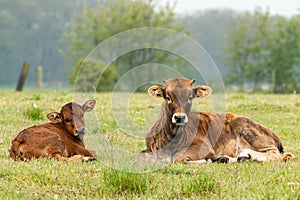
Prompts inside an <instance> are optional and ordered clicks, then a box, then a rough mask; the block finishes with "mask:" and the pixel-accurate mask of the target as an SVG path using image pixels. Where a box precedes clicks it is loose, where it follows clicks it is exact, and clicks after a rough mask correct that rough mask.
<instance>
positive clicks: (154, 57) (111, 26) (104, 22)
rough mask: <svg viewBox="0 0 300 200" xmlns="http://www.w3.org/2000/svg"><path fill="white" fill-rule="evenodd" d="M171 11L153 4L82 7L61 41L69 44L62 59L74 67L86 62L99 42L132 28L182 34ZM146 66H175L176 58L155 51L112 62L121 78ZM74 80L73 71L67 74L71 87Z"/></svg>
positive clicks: (112, 0) (146, 0)
mask: <svg viewBox="0 0 300 200" xmlns="http://www.w3.org/2000/svg"><path fill="white" fill-rule="evenodd" d="M173 8H174V7H173V6H170V5H169V4H167V5H166V6H165V7H160V8H157V7H156V5H155V4H154V3H153V1H152V0H137V1H127V0H118V1H117V0H108V1H106V2H105V3H103V2H100V3H99V4H98V5H97V6H96V7H95V8H90V7H88V6H87V5H84V6H83V9H82V12H81V13H80V14H79V15H77V16H76V17H75V19H74V24H73V25H72V27H71V30H70V32H67V33H66V34H65V37H64V41H65V42H66V43H68V44H69V46H68V49H67V50H66V52H65V56H66V57H67V58H69V59H70V61H71V62H72V64H73V66H74V67H76V64H77V63H78V60H81V59H83V58H85V57H86V56H87V54H88V53H89V52H90V51H91V50H92V49H93V48H94V47H96V46H97V45H98V44H100V43H101V42H102V41H104V40H105V39H107V38H109V37H110V36H113V35H115V34H117V33H120V32H123V31H126V30H129V29H133V28H143V27H163V28H170V29H175V30H180V31H181V32H182V31H185V28H184V27H183V26H181V25H179V24H177V23H175V21H174V17H175V14H174V12H173ZM139 37H143V36H139ZM166 37H167V36H166ZM145 63H162V64H163V63H168V64H169V65H170V64H174V65H176V63H178V58H176V57H175V56H174V55H171V54H170V53H168V52H164V51H160V50H157V49H151V48H149V49H140V50H135V51H132V52H130V53H127V54H125V55H122V56H121V57H120V58H118V59H117V60H115V61H114V63H113V67H112V68H113V71H114V74H115V76H116V77H120V76H122V74H124V73H125V72H127V71H128V70H130V69H131V68H132V67H135V66H138V65H142V64H145ZM108 64H109V63H108ZM74 67H73V68H74ZM75 71H76V70H75ZM75 76H76V73H74V71H73V72H70V77H71V78H70V79H69V80H70V82H71V83H73V81H74V80H76V79H75ZM110 77H111V78H112V79H115V78H116V77H113V76H110ZM98 89H99V87H98Z"/></svg>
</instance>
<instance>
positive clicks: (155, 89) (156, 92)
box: [148, 85, 164, 98]
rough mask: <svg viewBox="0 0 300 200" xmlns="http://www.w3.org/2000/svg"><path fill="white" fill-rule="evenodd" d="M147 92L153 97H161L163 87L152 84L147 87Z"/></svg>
mask: <svg viewBox="0 0 300 200" xmlns="http://www.w3.org/2000/svg"><path fill="white" fill-rule="evenodd" d="M148 93H149V94H150V95H151V96H153V97H155V98H162V97H163V96H164V89H163V88H161V87H160V86H157V85H154V86H151V87H150V88H149V89H148Z"/></svg>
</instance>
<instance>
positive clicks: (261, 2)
mask: <svg viewBox="0 0 300 200" xmlns="http://www.w3.org/2000/svg"><path fill="white" fill-rule="evenodd" d="M174 1H176V2H177V4H176V9H175V11H176V12H179V13H184V12H193V11H197V10H204V9H212V8H231V9H234V10H240V11H244V10H249V11H253V10H254V9H255V8H256V7H261V8H263V9H264V10H266V9H267V8H269V11H270V13H271V14H274V15H275V14H279V15H284V16H288V17H289V16H292V15H295V14H300V0H158V2H160V3H162V4H163V5H165V4H166V2H171V3H173V2H174Z"/></svg>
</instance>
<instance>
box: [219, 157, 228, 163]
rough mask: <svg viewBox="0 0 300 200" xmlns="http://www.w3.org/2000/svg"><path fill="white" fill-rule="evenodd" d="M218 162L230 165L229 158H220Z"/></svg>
mask: <svg viewBox="0 0 300 200" xmlns="http://www.w3.org/2000/svg"><path fill="white" fill-rule="evenodd" d="M216 162H218V163H229V158H228V157H226V156H220V157H218V158H217V160H216Z"/></svg>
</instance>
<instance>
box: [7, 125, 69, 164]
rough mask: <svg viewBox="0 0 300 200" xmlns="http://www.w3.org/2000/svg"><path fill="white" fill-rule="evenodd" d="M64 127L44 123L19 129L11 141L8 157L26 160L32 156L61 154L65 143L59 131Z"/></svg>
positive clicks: (62, 130)
mask: <svg viewBox="0 0 300 200" xmlns="http://www.w3.org/2000/svg"><path fill="white" fill-rule="evenodd" d="M64 131H65V129H64V128H63V127H62V126H61V125H60V124H54V123H46V124H41V125H38V126H32V127H29V128H27V129H24V130H23V131H21V132H20V133H19V134H18V135H17V137H16V138H15V139H14V140H13V141H12V147H11V149H10V157H11V158H13V159H21V160H27V159H31V158H33V157H35V158H38V157H47V156H50V155H53V154H63V153H64V151H65V144H64V141H63V139H62V138H61V133H62V132H64Z"/></svg>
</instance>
